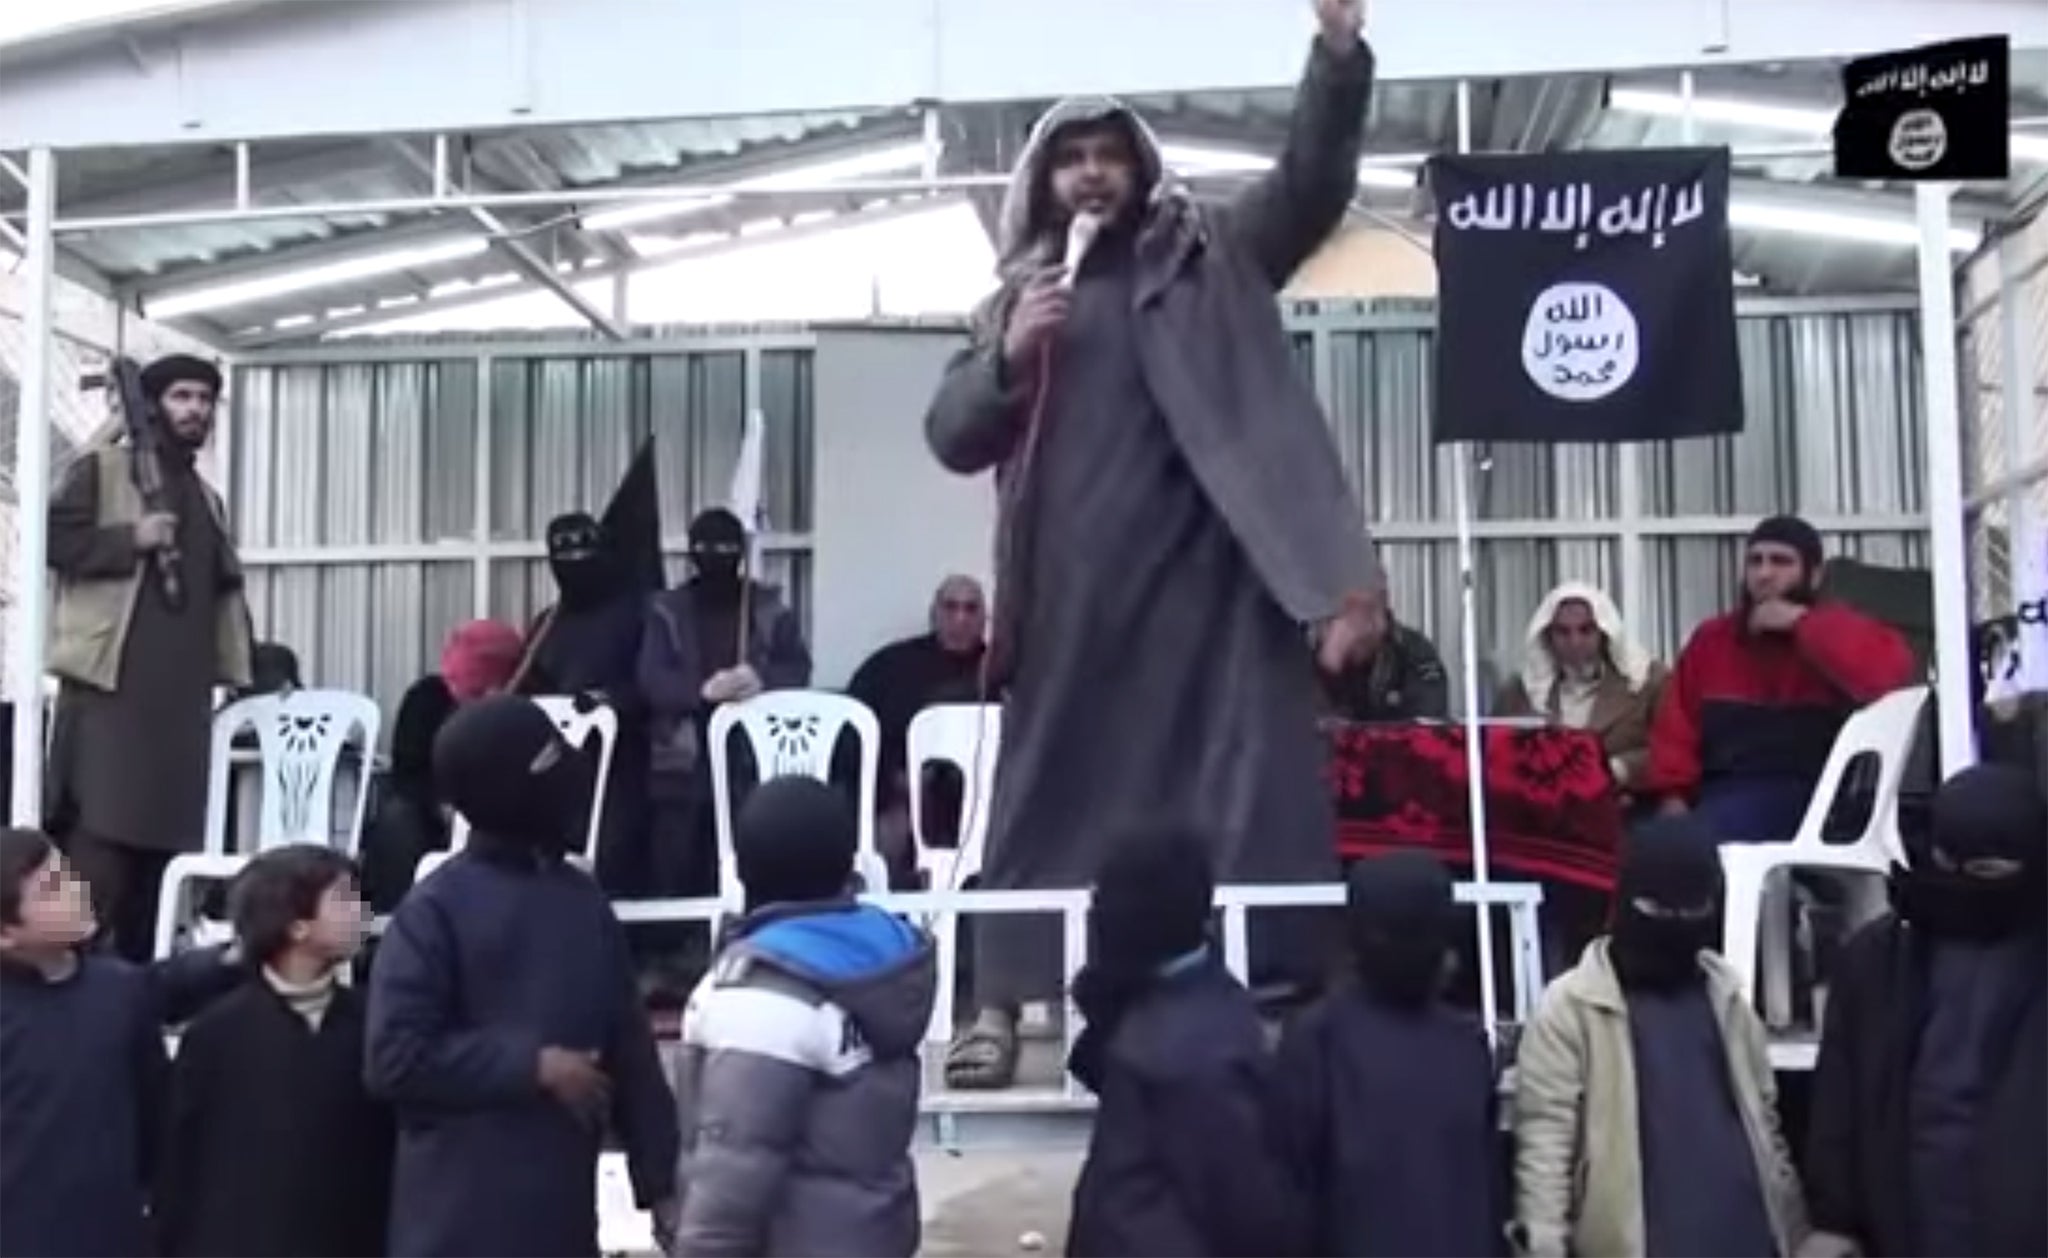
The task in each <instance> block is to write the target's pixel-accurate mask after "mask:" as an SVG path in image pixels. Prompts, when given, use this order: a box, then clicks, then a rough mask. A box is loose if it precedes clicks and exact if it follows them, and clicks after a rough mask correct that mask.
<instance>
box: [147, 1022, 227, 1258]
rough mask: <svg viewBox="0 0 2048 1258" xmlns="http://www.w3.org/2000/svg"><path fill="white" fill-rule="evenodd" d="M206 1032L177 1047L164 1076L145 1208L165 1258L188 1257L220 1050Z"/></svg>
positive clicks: (196, 1031)
mask: <svg viewBox="0 0 2048 1258" xmlns="http://www.w3.org/2000/svg"><path fill="white" fill-rule="evenodd" d="M210 1026H211V1024H210V1023H206V1022H201V1023H200V1024H198V1025H196V1026H194V1027H193V1028H192V1029H191V1030H190V1031H188V1032H187V1033H186V1035H185V1037H184V1038H183V1039H182V1040H181V1041H179V1044H178V1055H177V1057H176V1058H175V1059H174V1060H173V1061H172V1062H171V1065H170V1070H169V1072H168V1076H167V1078H168V1084H167V1089H168V1097H167V1099H166V1102H165V1107H164V1111H165V1112H164V1121H163V1130H162V1138H161V1139H160V1140H159V1141H158V1143H157V1148H158V1150H159V1155H158V1159H157V1165H158V1167H159V1168H160V1170H159V1173H158V1175H157V1179H156V1186H155V1191H154V1192H153V1193H152V1194H151V1205H150V1214H151V1218H152V1221H153V1222H154V1224H155V1230H156V1235H157V1243H158V1244H159V1245H160V1246H161V1247H162V1249H163V1252H164V1253H166V1254H181V1253H189V1252H191V1246H190V1242H189V1238H188V1236H187V1230H188V1228H189V1227H190V1226H191V1207H192V1202H193V1199H194V1195H195V1192H196V1190H197V1185H198V1180H199V1176H200V1175H201V1174H202V1173H203V1172H204V1169H205V1168H204V1161H203V1159H204V1156H205V1149H204V1145H205V1139H204V1135H205V1125H206V1116H207V1115H208V1114H209V1113H210V1112H212V1098H211V1095H210V1093H211V1088H212V1080H213V1079H214V1077H215V1075H216V1073H217V1071H216V1069H215V1064H214V1063H215V1058H216V1057H218V1055H219V1048H220V1045H219V1040H218V1037H217V1036H215V1035H213V1034H212V1032H211V1030H210Z"/></svg>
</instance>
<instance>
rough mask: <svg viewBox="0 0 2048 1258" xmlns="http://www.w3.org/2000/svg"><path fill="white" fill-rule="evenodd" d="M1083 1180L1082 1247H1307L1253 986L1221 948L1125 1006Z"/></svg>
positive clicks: (1136, 1256) (1077, 1194)
mask: <svg viewBox="0 0 2048 1258" xmlns="http://www.w3.org/2000/svg"><path fill="white" fill-rule="evenodd" d="M1099 1082H1100V1085H1101V1086H1100V1088H1099V1090H1098V1096H1099V1100H1100V1108H1099V1109H1098V1110H1097V1111H1096V1115H1095V1128H1094V1131H1093V1133H1092V1134H1091V1136H1090V1137H1089V1141H1088V1157H1087V1161H1086V1162H1084V1163H1083V1164H1082V1167H1081V1178H1080V1181H1079V1182H1078V1183H1076V1184H1075V1186H1074V1209H1073V1219H1072V1223H1071V1225H1070V1230H1069V1232H1068V1234H1067V1253H1068V1254H1070V1255H1074V1256H1075V1258H1095V1256H1097V1255H1100V1256H1103V1258H1108V1256H1110V1255H1117V1256H1120V1258H1144V1256H1146V1255H1178V1256H1193V1258H1201V1256H1204V1255H1218V1256H1221V1255H1238V1254H1241V1255H1263V1254H1287V1253H1293V1252H1295V1250H1296V1249H1297V1248H1299V1239H1298V1236H1299V1232H1300V1225H1301V1220H1302V1207H1301V1202H1300V1198H1299V1195H1298V1194H1297V1193H1296V1192H1295V1191H1294V1189H1293V1185H1292V1181H1291V1180H1290V1178H1289V1176H1288V1174H1287V1171H1286V1169H1285V1166H1284V1164H1283V1162H1282V1159H1281V1155H1280V1146H1279V1139H1278V1136H1277V1133H1276V1132H1275V1130H1274V1125H1273V1122H1272V1109H1273V1102H1274V1093H1273V1082H1272V1070H1271V1066H1270V1062H1269V1058H1268V1056H1267V1053H1266V1046H1265V1030H1264V1028H1263V1026H1262V1025H1261V1024H1260V1022H1259V1015H1258V1010H1257V1008H1256V1007H1255V1006H1254V1005H1253V1003H1252V998H1251V994H1250V993H1249V992H1247V991H1246V990H1245V989H1244V986H1243V985H1242V984H1240V983H1239V982H1238V981H1237V980H1236V979H1235V978H1233V977H1232V976H1231V975H1230V973H1229V971H1227V970H1225V969H1224V968H1223V967H1222V965H1220V964H1218V963H1217V962H1215V961H1213V960H1209V961H1205V962H1204V963H1202V964H1200V965H1197V966H1195V967H1193V968H1191V969H1188V970H1185V971H1182V972H1179V973H1176V974H1173V975H1172V976H1170V977H1167V978H1162V979H1161V980H1160V981H1159V982H1158V984H1157V985H1155V986H1154V987H1153V988H1151V989H1150V990H1149V991H1148V992H1147V993H1146V994H1145V995H1143V996H1141V997H1139V998H1138V1001H1137V1003H1136V1004H1135V1005H1133V1006H1131V1008H1130V1009H1129V1011H1128V1012H1126V1013H1124V1014H1123V1016H1122V1017H1121V1018H1120V1019H1119V1020H1118V1022H1117V1025H1116V1029H1115V1031H1114V1033H1113V1034H1112V1036H1111V1038H1110V1040H1109V1043H1108V1045H1107V1046H1106V1048H1105V1050H1104V1052H1103V1054H1102V1069H1101V1074H1100V1077H1099Z"/></svg>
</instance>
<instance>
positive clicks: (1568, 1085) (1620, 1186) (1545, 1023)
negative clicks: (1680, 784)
mask: <svg viewBox="0 0 2048 1258" xmlns="http://www.w3.org/2000/svg"><path fill="white" fill-rule="evenodd" d="M1721 892H1722V883H1721V862H1720V854H1719V852H1718V850H1717V848H1716V846H1715V843H1714V838H1713V835H1712V833H1711V832H1709V831H1708V830H1706V829H1705V827H1704V826H1703V825H1702V824H1701V823H1700V822H1699V821H1698V820H1697V819H1695V818H1691V817H1677V818H1665V819H1661V820H1657V821H1653V822H1650V823H1648V824H1646V825H1644V826H1643V827H1641V828H1640V829H1638V830H1637V831H1636V832H1635V833H1633V834H1632V835H1631V836H1630V837H1629V841H1628V845H1627V849H1626V850H1625V851H1624V853H1623V855H1622V863H1621V871H1620V875H1619V878H1618V880H1617V885H1616V887H1615V907H1614V925H1613V929H1612V931H1611V933H1610V934H1609V935H1607V936H1606V937H1604V938H1601V939H1596V940H1594V941H1593V943H1592V944H1591V945H1589V946H1588V947H1587V949H1586V952H1585V955H1584V957H1583V958H1581V960H1580V961H1579V964H1578V965H1577V966H1576V967H1575V968H1573V969H1572V970H1570V971H1569V972H1567V973H1566V974H1564V975H1563V976H1561V977H1559V978H1558V979H1557V980H1556V981H1555V982H1553V983H1551V984H1550V986H1549V987H1548V988H1547V989H1545V991H1544V993H1543V999H1542V1001H1541V1002H1540V1003H1539V1004H1538V1005H1537V1008H1536V1013H1535V1015H1534V1016H1533V1017H1532V1018H1531V1019H1530V1022H1529V1025H1528V1027H1527V1028H1526V1029H1525V1030H1524V1031H1523V1033H1522V1040H1521V1047H1520V1051H1519V1053H1518V1054H1517V1057H1516V1093H1515V1142H1516V1154H1515V1225H1514V1228H1515V1231H1516V1232H1517V1233H1518V1242H1519V1248H1520V1249H1521V1251H1522V1252H1524V1253H1528V1254H1533V1255H1554V1256H1556V1258H1562V1255H1565V1254H1567V1253H1571V1254H1643V1255H1647V1258H1672V1256H1674V1255H1687V1254H1691V1255H1706V1254H1714V1255H1722V1256H1723V1258H1734V1256H1735V1255H1748V1256H1750V1258H1770V1256H1772V1255H1787V1254H1791V1253H1793V1252H1794V1251H1795V1250H1796V1249H1797V1248H1798V1246H1799V1245H1800V1244H1801V1243H1802V1242H1803V1241H1804V1240H1805V1238H1806V1220H1805V1213H1806V1212H1805V1206H1804V1203H1803V1201H1802V1199H1801V1197H1800V1192H1799V1179H1798V1175H1797V1173H1796V1172H1795V1171H1794V1170H1793V1166H1792V1159H1791V1156H1790V1154H1789V1153H1788V1152H1787V1150H1786V1148H1785V1143H1784V1140H1783V1139H1782V1137H1781V1136H1780V1135H1779V1132H1778V1116H1777V1085H1776V1082H1775V1080H1774V1079H1773V1077H1772V1074H1771V1063H1770V1054H1769V1052H1768V1046H1767V1044H1766V1042H1765V1038H1764V1028H1763V1023H1762V1021H1761V1020H1759V1019H1758V1017H1757V1016H1756V1013H1755V1011H1754V1010H1752V1009H1751V1008H1750V1005H1749V1001H1748V999H1747V998H1746V997H1745V996H1744V994H1743V990H1742V981H1741V978H1740V976H1739V975H1738V974H1737V973H1736V972H1735V969H1734V967H1732V966H1730V965H1729V964H1728V963H1727V962H1726V961H1723V960H1722V959H1721V957H1720V956H1719V955H1718V954H1717V953H1715V952H1714V951H1712V949H1713V946H1714V941H1715V939H1716V937H1717V931H1718V917H1719V913H1718V909H1719V906H1720V900H1721Z"/></svg>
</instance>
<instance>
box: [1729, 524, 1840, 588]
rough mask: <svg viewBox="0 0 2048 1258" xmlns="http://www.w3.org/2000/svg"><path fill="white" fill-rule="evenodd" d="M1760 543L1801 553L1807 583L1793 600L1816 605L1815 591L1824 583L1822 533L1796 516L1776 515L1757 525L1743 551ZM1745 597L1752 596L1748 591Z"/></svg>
mask: <svg viewBox="0 0 2048 1258" xmlns="http://www.w3.org/2000/svg"><path fill="white" fill-rule="evenodd" d="M1758 542H1773V543H1776V544H1777V545H1779V546H1789V547H1791V548H1792V549H1793V550H1795V551H1797V552H1798V553H1799V562H1800V565H1801V566H1802V567H1804V568H1805V569H1806V580H1805V582H1804V583H1803V584H1802V585H1801V586H1800V588H1799V589H1797V590H1795V591H1793V593H1792V595H1791V598H1792V600H1793V601H1794V602H1799V603H1810V602H1812V601H1813V595H1814V591H1815V590H1816V589H1817V588H1819V584H1820V566H1821V558H1822V546H1821V540H1820V532H1819V530H1817V529H1815V528H1814V527H1813V526H1812V525H1811V524H1808V523H1807V522H1806V521H1804V520H1802V519H1800V518H1799V517H1798V516H1796V515H1774V516H1770V517H1768V518H1767V519H1763V520H1760V521H1758V522H1757V526H1756V527H1755V528H1753V529H1751V530H1750V531H1749V540H1748V541H1746V542H1744V543H1743V549H1744V550H1745V551H1747V550H1748V549H1749V548H1750V547H1751V546H1754V545H1756V544H1757V543H1758ZM1743 597H1744V600H1745V601H1746V600H1747V599H1748V594H1747V593H1746V592H1745V593H1744V595H1743Z"/></svg>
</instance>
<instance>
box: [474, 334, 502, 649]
mask: <svg viewBox="0 0 2048 1258" xmlns="http://www.w3.org/2000/svg"><path fill="white" fill-rule="evenodd" d="M494 361H495V360H494V359H492V358H491V356H490V355H489V354H479V355H477V357H476V359H475V362H476V421H475V422H476V464H475V467H474V468H473V469H472V471H473V473H474V475H475V477H476V495H475V497H476V504H475V508H474V511H475V514H474V515H473V516H472V517H471V522H470V537H471V541H472V542H473V543H474V544H475V546H476V551H475V554H474V556H473V557H472V559H471V560H470V600H471V603H470V605H471V607H472V608H473V609H474V614H475V616H476V618H477V619H478V620H488V619H490V617H491V515H492V505H491V458H492V453H493V451H492V443H493V442H494V441H495V440H496V436H497V434H496V432H495V429H496V427H497V425H495V424H493V423H492V422H491V383H492V380H493V378H494V377H495V376H496V375H497V372H496V370H495V369H494V366H493V364H494Z"/></svg>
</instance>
